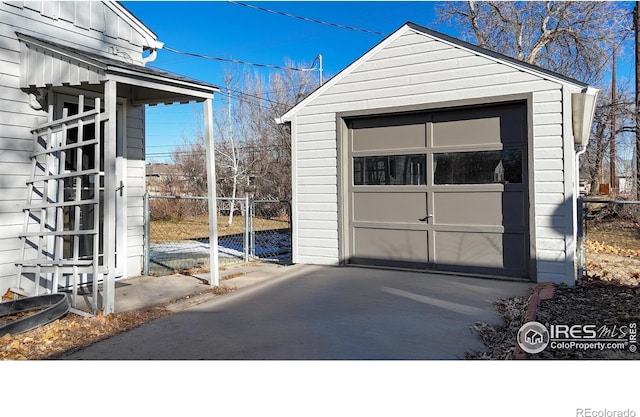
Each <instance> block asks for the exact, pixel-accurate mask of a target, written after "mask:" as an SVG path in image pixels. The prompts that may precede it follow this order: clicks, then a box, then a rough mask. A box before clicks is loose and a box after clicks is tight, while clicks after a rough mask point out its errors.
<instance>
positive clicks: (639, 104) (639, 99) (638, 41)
mask: <svg viewBox="0 0 640 417" xmlns="http://www.w3.org/2000/svg"><path fill="white" fill-rule="evenodd" d="M639 5H640V2H638V1H636V7H635V8H634V10H633V32H634V34H635V52H636V97H635V99H636V101H635V103H636V108H635V116H636V149H635V151H636V152H635V157H636V200H640V128H639V127H640V114H639V110H640V60H639V59H638V55H640V36H639V32H640V13H638V9H639Z"/></svg>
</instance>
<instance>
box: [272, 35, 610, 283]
mask: <svg viewBox="0 0 640 417" xmlns="http://www.w3.org/2000/svg"><path fill="white" fill-rule="evenodd" d="M597 94H598V90H597V89H594V88H592V87H590V86H589V85H587V84H585V83H583V82H580V81H577V80H574V79H571V78H569V77H565V76H563V75H561V74H557V73H554V72H551V71H548V70H545V69H543V68H540V67H536V66H533V65H530V64H526V63H524V62H521V61H517V60H515V59H513V58H510V57H507V56H504V55H500V54H497V53H495V52H492V51H489V50H486V49H483V48H481V47H478V46H476V45H472V44H470V43H468V42H464V41H462V40H460V39H456V38H453V37H451V36H448V35H445V34H442V33H439V32H436V31H433V30H430V29H428V28H425V27H422V26H419V25H416V24H414V23H407V24H405V25H403V26H401V27H400V28H399V29H398V30H396V31H395V32H394V33H392V34H391V35H389V36H388V37H387V38H386V39H384V40H383V41H382V42H380V43H378V44H377V45H375V46H374V47H373V48H372V49H370V50H369V51H367V52H366V53H365V54H364V55H362V56H361V57H360V58H358V59H357V60H356V61H354V62H353V63H351V64H350V65H349V66H347V67H346V68H345V69H344V70H342V71H341V72H340V73H338V74H337V75H335V76H334V77H332V78H331V79H330V80H329V81H327V82H326V83H324V84H323V85H322V86H321V87H319V88H318V89H317V90H316V91H315V92H313V93H312V94H311V95H309V96H308V97H306V98H305V99H304V100H302V101H301V102H300V103H298V104H297V105H296V106H294V107H293V108H291V109H290V110H289V111H287V112H286V113H285V114H283V115H282V116H281V117H280V118H279V119H278V122H279V123H281V124H284V125H288V126H289V127H290V129H291V169H292V184H291V185H292V202H291V203H292V220H293V227H292V252H293V253H292V256H293V262H294V263H301V264H317V265H358V266H362V265H364V266H369V267H384V268H401V269H407V268H409V269H413V270H421V271H426V272H430V273H429V274H425V277H428V276H431V275H432V274H431V273H433V272H438V273H440V272H442V273H447V274H451V273H453V274H467V275H474V276H482V277H499V278H505V277H506V278H516V279H527V280H531V281H534V282H555V283H564V284H568V285H573V283H574V280H575V277H576V267H575V265H576V262H575V256H576V230H577V221H576V216H575V213H576V196H577V195H578V193H577V185H578V184H577V180H576V178H577V165H578V164H577V161H578V155H579V153H580V151H581V150H582V149H584V146H586V143H587V141H588V136H589V131H590V127H591V121H592V118H593V103H594V102H595V99H596V97H597ZM589 103H590V104H589Z"/></svg>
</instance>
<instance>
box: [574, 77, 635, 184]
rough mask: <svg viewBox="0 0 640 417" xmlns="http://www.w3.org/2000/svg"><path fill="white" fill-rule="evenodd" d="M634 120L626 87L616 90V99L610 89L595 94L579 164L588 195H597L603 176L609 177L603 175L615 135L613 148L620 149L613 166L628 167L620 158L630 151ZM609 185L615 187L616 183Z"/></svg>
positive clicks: (625, 85) (629, 92)
mask: <svg viewBox="0 0 640 417" xmlns="http://www.w3.org/2000/svg"><path fill="white" fill-rule="evenodd" d="M612 110H614V111H612ZM612 116H614V117H615V121H616V127H615V132H614V135H612V134H611V130H612V126H611V117H612ZM634 120H635V115H634V101H633V94H632V92H631V89H630V87H629V85H628V84H622V85H619V86H618V87H617V88H616V96H615V100H612V96H611V90H610V89H609V90H608V91H607V90H605V91H603V92H602V94H599V95H598V103H597V106H596V111H595V114H594V117H593V125H592V128H591V138H590V141H589V146H588V147H587V151H586V152H585V154H584V156H583V157H582V158H581V161H580V170H581V171H582V172H583V173H585V174H586V179H587V181H588V182H589V184H590V187H591V192H598V190H599V187H600V183H601V181H602V179H603V177H604V178H606V177H608V176H606V175H604V171H605V170H606V169H607V168H608V167H607V166H606V164H605V162H606V161H607V160H608V157H609V147H610V144H611V137H612V136H616V138H617V139H616V145H617V147H618V148H619V152H618V153H617V154H618V157H617V160H616V165H619V166H624V165H628V164H625V161H624V160H622V159H621V158H623V157H624V156H623V155H624V154H628V153H629V150H630V149H632V143H631V142H632V141H631V139H630V135H629V133H631V132H633V131H634V130H635V122H634ZM611 186H612V187H615V186H616V184H611Z"/></svg>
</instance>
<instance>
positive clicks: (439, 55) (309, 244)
mask: <svg viewBox="0 0 640 417" xmlns="http://www.w3.org/2000/svg"><path fill="white" fill-rule="evenodd" d="M374 51H375V49H374ZM339 77H341V78H338V81H337V82H335V84H333V85H331V86H330V87H328V88H326V89H325V90H324V91H323V92H322V94H319V95H318V96H316V97H315V98H313V99H312V100H310V101H309V102H308V103H307V104H306V105H305V106H303V107H301V108H300V110H299V111H298V112H297V113H295V115H294V116H293V119H292V124H293V130H292V131H293V132H294V136H295V137H294V140H295V146H294V152H295V155H294V158H295V161H296V163H295V167H296V168H295V172H294V175H295V179H294V202H295V209H294V210H295V218H296V224H295V227H296V231H295V233H294V236H295V239H296V242H294V244H295V245H296V252H295V253H296V255H295V259H294V262H298V263H317V264H336V263H339V262H340V259H339V256H340V255H339V252H338V248H339V243H338V240H339V237H338V234H337V231H338V215H339V213H338V205H337V199H336V197H337V194H338V186H337V181H336V178H337V172H338V169H337V158H336V157H334V155H335V153H336V150H337V143H336V140H337V138H336V135H337V134H336V113H340V112H353V111H361V112H367V111H371V112H372V113H373V112H374V111H376V112H380V111H381V109H385V108H389V109H393V108H394V107H406V106H411V105H420V106H424V105H426V104H428V105H429V106H430V107H434V106H435V107H437V106H438V104H442V107H445V106H447V103H451V102H453V101H459V100H489V98H490V97H499V96H507V95H517V94H531V93H533V102H532V105H533V121H532V122H533V135H534V137H533V149H531V150H530V152H533V155H534V166H533V167H530V169H533V174H534V178H535V184H531V186H532V187H534V188H535V190H536V198H535V206H534V213H533V215H534V216H535V217H534V218H535V222H536V225H535V232H536V241H535V246H536V248H537V257H538V258H537V259H538V261H537V274H538V276H537V277H536V278H537V279H538V280H555V281H557V280H558V277H560V276H563V275H562V274H563V273H564V272H565V271H566V262H567V255H566V253H565V250H566V248H567V246H566V239H567V236H568V235H571V233H572V226H571V219H568V218H567V217H566V215H567V213H569V211H568V210H566V209H565V208H566V204H567V198H571V197H572V196H568V195H566V189H565V184H564V181H565V177H566V172H565V161H564V158H565V149H564V146H563V142H564V139H563V138H564V132H565V129H564V128H565V126H564V124H563V109H564V108H565V106H564V105H563V94H562V88H563V85H562V84H561V83H560V82H557V81H555V80H550V79H545V78H542V77H541V76H538V75H536V74H533V73H531V72H527V71H522V70H518V69H516V68H514V66H513V65H510V64H509V65H507V64H505V63H501V62H498V61H496V60H495V59H490V58H487V57H484V56H480V55H478V54H475V53H472V52H470V51H468V50H464V49H462V48H459V47H456V46H453V45H451V44H448V43H445V42H440V41H438V40H434V39H432V38H429V37H426V36H424V35H422V34H419V33H416V32H414V31H411V30H410V31H407V32H406V33H404V34H403V35H401V36H400V37H398V38H397V39H395V40H394V41H392V43H390V44H388V45H387V46H386V47H384V48H381V49H379V50H378V51H377V52H374V53H372V54H371V55H369V56H368V58H367V59H365V60H363V61H362V62H361V63H360V64H359V65H358V66H356V67H353V68H351V69H350V72H348V73H346V74H341V75H339ZM319 228H323V229H324V230H325V232H323V233H319V232H318V231H317V230H318V229H319ZM570 279H571V280H572V279H573V277H570ZM563 281H564V282H566V281H567V277H566V276H564V278H563Z"/></svg>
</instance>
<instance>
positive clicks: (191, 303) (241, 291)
mask: <svg viewBox="0 0 640 417" xmlns="http://www.w3.org/2000/svg"><path fill="white" fill-rule="evenodd" d="M303 266H306V265H302V264H300V265H291V266H288V267H287V269H286V271H282V270H276V271H274V272H273V273H270V274H268V275H267V277H266V278H264V279H263V280H262V281H261V282H258V283H256V284H252V285H248V286H246V287H242V288H237V287H234V286H233V278H232V279H229V280H225V281H224V282H223V283H221V285H220V287H226V288H229V289H231V291H230V292H229V293H227V294H222V295H219V294H215V293H213V292H211V291H206V292H204V293H201V294H191V295H189V296H186V297H182V298H180V299H178V300H174V301H173V302H170V303H169V304H168V305H167V306H166V309H167V310H169V311H171V312H173V313H177V312H179V311H182V310H185V309H188V308H191V307H195V306H197V305H199V304H202V303H205V302H208V301H211V300H213V299H215V298H219V299H220V301H221V302H222V301H226V300H229V299H236V298H237V297H241V296H244V295H245V294H247V293H250V292H253V291H255V290H257V289H260V288H263V287H265V286H268V285H272V284H274V283H276V282H280V281H282V280H286V279H290V278H292V277H294V276H296V275H297V274H298V273H299V272H300V270H301V269H302V267H303ZM244 275H246V274H242V275H240V276H244ZM275 275H280V276H277V277H274V276H275Z"/></svg>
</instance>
